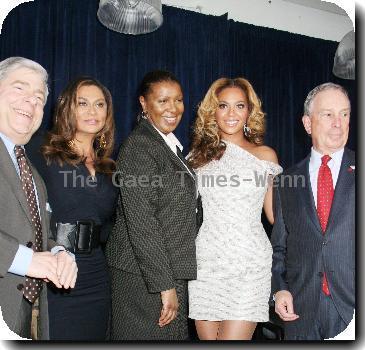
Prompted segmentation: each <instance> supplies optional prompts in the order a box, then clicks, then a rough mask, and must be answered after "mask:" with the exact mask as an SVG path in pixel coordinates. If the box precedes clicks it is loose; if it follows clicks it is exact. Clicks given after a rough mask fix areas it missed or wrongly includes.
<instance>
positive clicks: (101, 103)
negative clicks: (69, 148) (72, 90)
mask: <svg viewBox="0 0 365 350" xmlns="http://www.w3.org/2000/svg"><path fill="white" fill-rule="evenodd" d="M76 99H77V100H76V110H75V113H76V139H77V138H78V136H82V135H89V136H90V135H96V134H97V133H98V132H99V131H100V130H101V129H103V127H104V126H105V121H106V116H107V109H108V107H107V103H106V100H105V97H104V94H103V92H102V91H101V90H100V89H99V88H98V87H97V86H95V85H84V86H81V87H79V88H78V90H77V97H76Z"/></svg>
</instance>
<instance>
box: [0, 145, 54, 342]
mask: <svg viewBox="0 0 365 350" xmlns="http://www.w3.org/2000/svg"><path fill="white" fill-rule="evenodd" d="M28 161H29V160H28ZM0 164H1V166H0V213H1V220H0V305H1V311H2V314H3V318H4V321H5V322H6V323H7V325H8V326H9V328H10V329H11V330H12V331H14V332H15V333H17V334H19V333H20V330H21V329H22V328H24V327H25V325H23V324H22V319H19V317H20V315H21V314H22V310H21V307H22V299H23V290H22V288H21V287H22V286H23V284H24V281H25V277H21V276H17V275H14V274H11V273H8V269H9V267H10V266H11V264H12V262H13V259H14V256H15V254H16V252H17V250H18V247H19V244H24V245H25V244H26V243H27V242H29V241H33V239H34V236H35V233H34V229H33V226H32V222H31V217H30V213H29V208H28V203H27V200H26V197H25V194H24V191H23V190H22V187H21V183H20V179H19V176H18V174H17V172H16V170H15V167H14V164H13V162H12V160H11V158H10V156H9V154H8V151H7V150H6V147H5V145H4V143H3V142H2V140H1V139H0ZM31 168H32V172H33V178H34V182H35V185H36V187H37V194H38V200H39V207H40V215H41V223H42V228H43V250H49V249H50V248H52V247H53V246H54V245H55V242H54V241H51V240H48V237H47V233H48V232H49V213H48V212H47V211H46V202H47V192H46V188H45V185H44V182H43V180H42V179H41V177H40V175H39V174H38V172H37V171H36V170H35V169H34V168H33V167H31ZM46 297H47V293H46V288H45V287H44V288H43V290H42V293H41V297H40V312H41V314H40V328H41V336H40V338H41V339H48V337H49V335H48V308H47V299H46Z"/></svg>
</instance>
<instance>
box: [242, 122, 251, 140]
mask: <svg viewBox="0 0 365 350" xmlns="http://www.w3.org/2000/svg"><path fill="white" fill-rule="evenodd" d="M250 132H251V128H250V127H248V126H247V123H245V125H244V126H243V133H244V134H245V136H246V137H248V136H249V135H250Z"/></svg>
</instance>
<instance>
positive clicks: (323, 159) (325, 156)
mask: <svg viewBox="0 0 365 350" xmlns="http://www.w3.org/2000/svg"><path fill="white" fill-rule="evenodd" d="M331 159H332V158H331V157H330V156H329V155H328V154H326V155H324V156H323V157H322V158H321V160H322V165H327V163H328V162H329V161H330V160H331Z"/></svg>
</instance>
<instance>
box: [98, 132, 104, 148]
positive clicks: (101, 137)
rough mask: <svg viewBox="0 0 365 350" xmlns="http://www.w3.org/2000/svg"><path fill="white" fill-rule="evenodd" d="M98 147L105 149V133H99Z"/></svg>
mask: <svg viewBox="0 0 365 350" xmlns="http://www.w3.org/2000/svg"><path fill="white" fill-rule="evenodd" d="M99 148H101V149H105V148H106V138H105V134H101V136H100V137H99Z"/></svg>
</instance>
